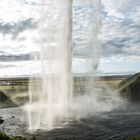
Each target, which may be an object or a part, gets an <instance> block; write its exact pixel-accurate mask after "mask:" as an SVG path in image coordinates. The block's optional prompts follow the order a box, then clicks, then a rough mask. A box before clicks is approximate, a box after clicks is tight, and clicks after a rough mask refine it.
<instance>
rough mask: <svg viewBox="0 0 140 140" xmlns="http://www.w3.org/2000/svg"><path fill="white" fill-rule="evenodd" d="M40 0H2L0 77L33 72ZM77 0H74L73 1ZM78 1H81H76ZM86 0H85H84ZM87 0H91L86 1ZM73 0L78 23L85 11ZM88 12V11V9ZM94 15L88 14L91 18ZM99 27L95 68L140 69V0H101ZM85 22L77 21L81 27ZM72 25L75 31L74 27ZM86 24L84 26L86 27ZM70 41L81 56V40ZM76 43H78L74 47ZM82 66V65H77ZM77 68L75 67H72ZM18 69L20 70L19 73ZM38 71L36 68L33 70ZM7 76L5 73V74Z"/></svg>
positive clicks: (82, 48)
mask: <svg viewBox="0 0 140 140" xmlns="http://www.w3.org/2000/svg"><path fill="white" fill-rule="evenodd" d="M40 1H41V0H1V4H0V11H1V12H0V73H1V74H0V76H3V75H6V74H7V73H9V72H10V73H11V75H14V74H15V73H16V74H17V73H19V75H20V74H21V75H22V74H23V75H26V74H28V73H29V71H30V73H32V71H33V70H32V69H33V68H34V69H35V67H36V66H35V65H37V64H35V65H33V63H31V60H32V59H33V58H34V55H37V54H38V51H39V50H40V48H39V42H38V38H39V34H38V24H39V20H40V9H41V2H40ZM75 1H76V0H75ZM77 1H80V0H77ZM82 1H83V0H81V2H82ZM87 1H88V0H87ZM89 1H90V0H89ZM78 6H79V5H78V4H77V3H76V2H74V5H73V11H74V14H75V15H76V14H77V15H76V16H75V15H74V18H75V19H73V21H74V24H75V25H77V26H78V23H77V22H79V21H80V20H81V19H80V18H79V19H80V20H79V19H78V20H79V21H78V20H76V19H77V17H78V16H79V17H80V15H82V12H83V11H84V10H85V11H88V10H89V7H88V6H87V7H85V8H84V10H80V8H78ZM87 13H88V12H87ZM92 18H93V17H92V16H91V15H90V16H88V18H87V20H88V21H90V20H91V19H92ZM101 19H102V26H101V29H100V34H99V40H100V41H101V45H102V49H101V53H100V59H99V66H98V71H99V72H100V73H129V72H138V71H139V70H140V0H102V5H101ZM82 23H83V24H84V23H85V22H83V21H80V24H81V26H80V28H78V29H79V30H82V28H84V25H82ZM75 25H74V32H75V33H74V34H76V33H77V32H76V31H75V29H76V28H77V27H76V26H75ZM85 27H86V26H85ZM87 37H88V36H86V34H85V36H82V37H81V38H80V37H79V38H76V39H77V40H75V41H73V42H74V43H73V47H74V49H73V52H74V55H76V54H78V55H80V54H81V56H82V52H84V51H86V48H85V46H84V47H83V46H82V41H83V40H82V39H83V38H87ZM75 45H77V46H76V47H75ZM80 68H81V69H84V65H83V66H81V67H80ZM75 69H76V68H75ZM19 71H20V72H19ZM36 72H38V71H35V72H34V73H36ZM7 75H8V74H7Z"/></svg>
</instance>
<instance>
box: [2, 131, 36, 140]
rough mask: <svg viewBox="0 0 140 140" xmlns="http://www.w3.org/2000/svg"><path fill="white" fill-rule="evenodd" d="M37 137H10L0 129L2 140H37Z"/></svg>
mask: <svg viewBox="0 0 140 140" xmlns="http://www.w3.org/2000/svg"><path fill="white" fill-rule="evenodd" d="M35 139H36V138H35V137H32V138H31V139H26V138H23V137H21V136H16V137H9V136H7V135H6V134H5V133H4V132H2V131H0V140H35Z"/></svg>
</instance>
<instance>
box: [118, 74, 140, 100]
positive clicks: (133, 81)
mask: <svg viewBox="0 0 140 140" xmlns="http://www.w3.org/2000/svg"><path fill="white" fill-rule="evenodd" d="M118 89H119V91H120V93H121V95H122V96H123V97H126V98H127V99H129V100H130V101H132V102H140V73H137V74H134V75H132V76H130V77H128V78H126V79H125V80H123V81H122V82H121V83H120V84H119V87H118Z"/></svg>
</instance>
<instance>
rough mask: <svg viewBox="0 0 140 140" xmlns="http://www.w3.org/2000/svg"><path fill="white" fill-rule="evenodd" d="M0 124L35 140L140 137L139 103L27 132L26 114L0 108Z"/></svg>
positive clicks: (99, 139)
mask: <svg viewBox="0 0 140 140" xmlns="http://www.w3.org/2000/svg"><path fill="white" fill-rule="evenodd" d="M0 114H1V117H2V118H0V119H3V120H4V122H3V123H1V124H0V130H3V131H4V132H5V133H6V134H7V135H10V136H13V135H14V136H24V137H32V136H35V137H36V140H94V139H95V140H125V139H126V140H127V139H128V137H131V136H140V105H129V106H128V107H126V108H124V109H121V110H114V111H111V112H104V113H99V114H96V115H93V116H90V117H89V118H86V119H80V120H70V122H69V123H67V125H65V126H64V127H63V128H57V129H54V130H50V131H42V130H37V131H34V132H29V131H28V129H27V128H28V127H27V117H26V115H25V112H24V111H23V110H22V109H21V108H10V109H1V110H0Z"/></svg>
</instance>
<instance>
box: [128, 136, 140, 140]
mask: <svg viewBox="0 0 140 140" xmlns="http://www.w3.org/2000/svg"><path fill="white" fill-rule="evenodd" d="M128 140H140V136H137V137H131V138H129V139H128Z"/></svg>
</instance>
